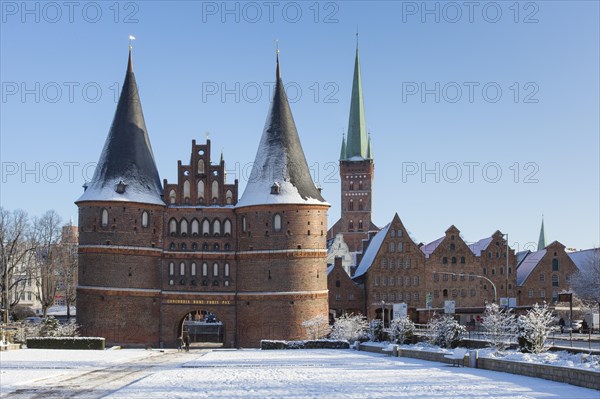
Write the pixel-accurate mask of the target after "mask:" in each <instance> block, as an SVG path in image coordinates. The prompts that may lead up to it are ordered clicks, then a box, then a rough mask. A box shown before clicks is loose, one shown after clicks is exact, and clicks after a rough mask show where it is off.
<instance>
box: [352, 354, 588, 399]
mask: <svg viewBox="0 0 600 399" xmlns="http://www.w3.org/2000/svg"><path fill="white" fill-rule="evenodd" d="M359 350H361V351H366V352H372V353H385V354H389V355H391V353H392V352H384V351H383V347H380V346H370V345H365V344H361V345H360V346H359ZM444 355H445V353H437V352H428V351H416V350H410V349H404V348H398V357H409V358H413V359H420V360H427V361H430V362H439V363H446V364H451V363H452V360H450V359H446V358H444ZM469 363H470V362H469V355H468V354H467V356H465V360H464V365H465V366H467V367H468V366H469ZM476 364H477V368H480V369H484V370H491V371H500V372H503V373H511V374H518V375H524V376H527V377H536V378H543V379H546V380H551V381H557V382H564V383H567V384H571V385H576V386H580V387H584V388H591V389H597V390H600V373H599V372H596V371H589V370H581V369H574V368H568V367H559V366H549V365H545V364H534V363H521V362H512V361H508V360H499V359H490V358H483V357H480V358H478V359H477V363H476Z"/></svg>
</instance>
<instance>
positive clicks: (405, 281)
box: [404, 276, 410, 287]
mask: <svg viewBox="0 0 600 399" xmlns="http://www.w3.org/2000/svg"><path fill="white" fill-rule="evenodd" d="M404 284H406V286H407V287H410V276H406V278H405V279H404Z"/></svg>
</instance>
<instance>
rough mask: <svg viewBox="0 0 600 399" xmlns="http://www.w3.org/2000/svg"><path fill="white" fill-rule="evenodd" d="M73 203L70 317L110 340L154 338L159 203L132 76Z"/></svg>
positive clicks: (159, 189) (129, 74)
mask: <svg viewBox="0 0 600 399" xmlns="http://www.w3.org/2000/svg"><path fill="white" fill-rule="evenodd" d="M76 204H77V206H78V207H79V226H80V232H79V285H78V288H77V320H78V322H79V323H80V324H81V326H82V329H83V334H84V335H87V336H102V337H105V338H106V341H107V343H110V344H142V343H146V344H148V343H149V344H153V345H158V343H159V325H160V323H159V318H160V289H159V288H160V276H161V274H160V268H161V256H162V237H163V214H164V208H165V203H164V201H163V191H162V187H161V184H160V178H159V175H158V171H157V169H156V164H155V162H154V155H153V153H152V148H151V146H150V140H149V138H148V133H147V130H146V124H145V122H144V115H143V112H142V106H141V103H140V98H139V95H138V90H137V84H136V81H135V76H134V73H133V67H132V60H131V48H130V50H129V61H128V66H127V73H126V75H125V82H124V83H123V89H122V91H121V96H120V98H119V103H118V105H117V110H116V112H115V116H114V119H113V123H112V126H111V128H110V131H109V134H108V137H107V139H106V143H105V145H104V148H103V150H102V154H101V155H100V159H99V161H98V165H97V167H96V170H95V173H94V176H93V178H92V180H91V181H90V182H89V183H87V184H86V186H85V191H84V193H83V195H82V196H81V197H80V198H79V199H78V200H77V201H76Z"/></svg>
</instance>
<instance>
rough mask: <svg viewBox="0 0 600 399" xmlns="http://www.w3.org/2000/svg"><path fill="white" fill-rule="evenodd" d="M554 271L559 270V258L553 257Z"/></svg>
mask: <svg viewBox="0 0 600 399" xmlns="http://www.w3.org/2000/svg"><path fill="white" fill-rule="evenodd" d="M552 271H553V272H557V271H558V259H552Z"/></svg>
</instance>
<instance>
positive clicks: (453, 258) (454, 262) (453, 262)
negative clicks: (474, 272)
mask: <svg viewBox="0 0 600 399" xmlns="http://www.w3.org/2000/svg"><path fill="white" fill-rule="evenodd" d="M451 263H452V264H453V265H454V264H456V256H453V257H452V262H451Z"/></svg>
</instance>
